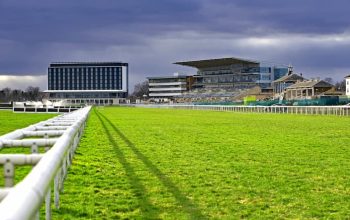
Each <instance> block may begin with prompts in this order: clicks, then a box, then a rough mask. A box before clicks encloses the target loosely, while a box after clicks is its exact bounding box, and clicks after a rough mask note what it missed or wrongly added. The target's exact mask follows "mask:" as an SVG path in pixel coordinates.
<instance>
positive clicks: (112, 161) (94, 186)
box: [53, 108, 350, 219]
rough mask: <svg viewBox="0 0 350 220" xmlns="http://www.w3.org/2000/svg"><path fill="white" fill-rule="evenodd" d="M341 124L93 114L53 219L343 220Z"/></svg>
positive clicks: (240, 116)
mask: <svg viewBox="0 0 350 220" xmlns="http://www.w3.org/2000/svg"><path fill="white" fill-rule="evenodd" d="M349 124H350V118H346V117H334V116H301V115H278V114H248V113H247V114H245V113H230V112H211V111H190V110H166V109H142V108H96V109H95V110H93V111H92V112H91V115H90V118H89V121H88V124H87V128H86V130H85V134H84V136H83V138H82V140H81V143H80V147H79V148H78V150H77V153H76V156H75V159H74V161H73V166H72V167H71V168H70V170H69V173H68V178H67V180H66V182H65V189H64V192H63V193H62V194H61V208H60V209H59V210H54V216H53V217H54V219H118V218H123V219H159V218H160V219H237V218H252V219H266V218H270V219H272V218H279V219H285V218H336V219H340V218H349V213H350V170H349V168H350V149H349V143H350V129H349Z"/></svg>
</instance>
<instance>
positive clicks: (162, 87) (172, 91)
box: [147, 74, 193, 102]
mask: <svg viewBox="0 0 350 220" xmlns="http://www.w3.org/2000/svg"><path fill="white" fill-rule="evenodd" d="M147 79H148V86H149V88H148V90H149V97H150V98H151V99H153V100H155V101H158V102H162V101H169V100H173V99H174V98H176V97H178V96H180V95H182V94H183V93H184V92H186V91H188V90H190V89H191V87H192V83H193V77H192V76H186V75H179V74H174V75H173V76H161V77H147Z"/></svg>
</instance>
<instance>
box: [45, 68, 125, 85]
mask: <svg viewBox="0 0 350 220" xmlns="http://www.w3.org/2000/svg"><path fill="white" fill-rule="evenodd" d="M90 70H92V71H90ZM104 70H107V71H104ZM48 87H49V89H50V90H94V89H97V90H107V89H108V90H119V89H122V73H121V68H107V67H106V68H105V67H103V68H77V69H74V68H49V74H48Z"/></svg>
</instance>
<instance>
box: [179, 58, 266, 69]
mask: <svg viewBox="0 0 350 220" xmlns="http://www.w3.org/2000/svg"><path fill="white" fill-rule="evenodd" d="M239 63H246V64H259V63H260V62H259V61H253V60H245V59H241V58H235V57H228V58H219V59H209V60H194V61H184V62H176V63H174V64H178V65H183V66H190V67H195V68H197V69H201V68H208V67H217V66H229V65H232V64H239Z"/></svg>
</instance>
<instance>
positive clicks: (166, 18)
mask: <svg viewBox="0 0 350 220" xmlns="http://www.w3.org/2000/svg"><path fill="white" fill-rule="evenodd" d="M349 9H350V1H348V0H333V1H330V0H283V1H281V0H128V1H126V0H98V1H97V0H56V1H54V0H25V1H18V0H0V88H3V87H6V86H11V87H13V88H15V87H16V88H18V87H19V88H25V87H27V86H29V85H34V86H40V87H41V88H42V89H46V76H45V75H46V72H47V67H48V64H49V63H50V62H55V61H124V62H128V63H129V65H130V71H129V74H130V87H131V88H132V87H133V85H134V84H135V83H137V82H141V81H144V80H145V77H146V76H157V75H169V74H172V73H174V72H181V73H195V70H194V69H191V68H186V67H181V66H177V65H174V64H172V63H173V62H176V61H185V60H196V59H207V58H220V57H242V58H246V59H255V60H260V61H271V62H275V63H281V64H289V63H291V64H292V65H293V66H294V70H295V71H296V72H302V73H303V74H304V75H305V76H307V77H316V76H319V77H321V78H325V77H332V78H334V79H335V80H341V79H342V77H344V76H345V75H349V74H350V62H349V59H350V12H349Z"/></svg>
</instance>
